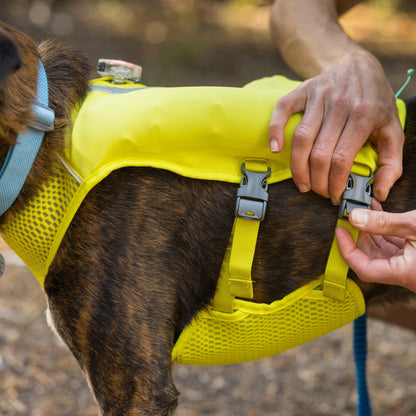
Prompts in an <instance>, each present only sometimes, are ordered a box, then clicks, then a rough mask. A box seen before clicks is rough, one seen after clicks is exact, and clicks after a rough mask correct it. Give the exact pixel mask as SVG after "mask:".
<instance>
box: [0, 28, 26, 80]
mask: <svg viewBox="0 0 416 416" xmlns="http://www.w3.org/2000/svg"><path fill="white" fill-rule="evenodd" d="M21 65H22V60H21V58H20V51H19V48H18V46H17V44H16V42H15V40H14V38H13V37H12V35H11V33H8V31H7V30H6V29H4V28H2V27H0V88H1V86H2V84H3V82H4V81H5V80H6V79H7V77H8V76H9V75H10V74H11V73H13V72H14V71H16V70H17V69H18V68H19V67H20V66H21Z"/></svg>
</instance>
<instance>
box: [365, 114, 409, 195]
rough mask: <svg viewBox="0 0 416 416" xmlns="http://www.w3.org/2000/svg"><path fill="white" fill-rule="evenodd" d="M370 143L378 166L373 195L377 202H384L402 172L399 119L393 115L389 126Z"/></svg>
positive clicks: (401, 141)
mask: <svg viewBox="0 0 416 416" xmlns="http://www.w3.org/2000/svg"><path fill="white" fill-rule="evenodd" d="M371 141H372V142H375V143H376V145H377V150H378V153H379V165H380V168H379V169H378V171H377V173H376V175H375V178H374V186H373V193H374V196H375V197H376V198H377V199H378V200H379V201H385V200H386V199H387V196H388V194H389V191H390V189H391V187H392V186H393V185H394V183H395V182H396V181H397V179H399V178H400V176H401V175H402V170H403V169H402V159H403V157H402V155H403V144H404V132H403V130H402V127H401V124H400V121H399V118H398V117H397V116H396V115H395V117H393V119H392V121H391V122H390V124H389V126H388V127H386V128H384V129H382V130H380V131H379V132H378V134H377V136H373V137H372V138H371Z"/></svg>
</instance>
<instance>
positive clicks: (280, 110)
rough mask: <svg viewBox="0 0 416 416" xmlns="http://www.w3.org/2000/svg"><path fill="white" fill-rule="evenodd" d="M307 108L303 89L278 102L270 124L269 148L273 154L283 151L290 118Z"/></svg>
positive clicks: (297, 89) (296, 90)
mask: <svg viewBox="0 0 416 416" xmlns="http://www.w3.org/2000/svg"><path fill="white" fill-rule="evenodd" d="M305 106H306V93H305V90H304V89H303V88H301V87H298V88H296V89H295V90H293V91H292V92H290V93H289V94H287V95H286V96H284V97H282V98H280V99H279V100H278V101H277V103H276V106H275V108H274V110H273V113H272V116H271V118H270V123H269V148H270V150H271V151H272V152H274V153H277V152H280V151H281V150H282V149H283V145H284V138H285V127H286V124H287V122H288V121H289V118H290V117H291V116H292V115H293V114H296V113H299V112H301V111H304V109H305Z"/></svg>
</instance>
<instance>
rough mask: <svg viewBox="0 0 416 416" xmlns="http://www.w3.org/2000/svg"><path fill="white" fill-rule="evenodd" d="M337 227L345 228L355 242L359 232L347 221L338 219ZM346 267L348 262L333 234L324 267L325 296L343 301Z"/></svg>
mask: <svg viewBox="0 0 416 416" xmlns="http://www.w3.org/2000/svg"><path fill="white" fill-rule="evenodd" d="M337 227H344V228H346V229H347V230H348V231H349V232H350V233H351V234H352V236H353V238H354V241H355V242H357V238H358V233H359V232H358V230H357V229H356V228H354V227H353V226H352V225H351V224H350V223H349V222H348V221H346V220H341V219H338V221H337ZM348 269H349V267H348V264H347V263H345V261H344V259H343V258H342V257H341V253H340V252H339V247H338V242H337V238H336V237H335V236H334V239H333V241H332V246H331V251H330V252H329V256H328V261H327V263H326V269H325V280H324V295H325V296H328V297H330V298H332V299H337V300H339V301H344V298H345V290H346V284H347V274H348Z"/></svg>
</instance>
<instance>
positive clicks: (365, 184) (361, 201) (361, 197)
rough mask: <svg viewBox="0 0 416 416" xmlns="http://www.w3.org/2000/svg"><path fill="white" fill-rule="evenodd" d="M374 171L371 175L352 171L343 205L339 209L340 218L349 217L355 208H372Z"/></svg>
mask: <svg viewBox="0 0 416 416" xmlns="http://www.w3.org/2000/svg"><path fill="white" fill-rule="evenodd" d="M373 177H374V175H373V172H371V173H370V176H361V175H357V174H355V173H352V172H351V173H350V176H349V177H348V181H347V186H346V188H345V191H344V192H343V194H342V197H341V205H340V207H339V211H338V218H339V219H344V218H348V215H349V214H350V212H351V211H352V210H353V209H354V208H365V209H370V207H371V191H372V186H371V183H370V182H371V181H372V180H373Z"/></svg>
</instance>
